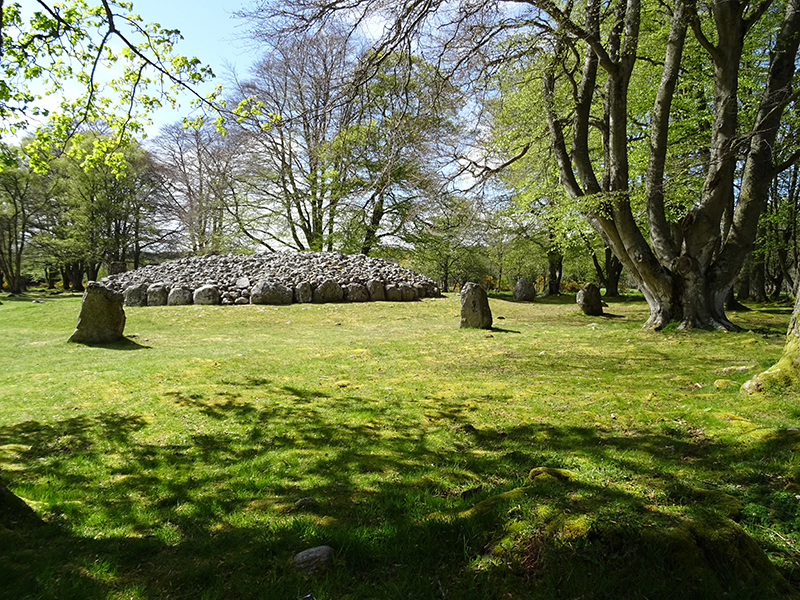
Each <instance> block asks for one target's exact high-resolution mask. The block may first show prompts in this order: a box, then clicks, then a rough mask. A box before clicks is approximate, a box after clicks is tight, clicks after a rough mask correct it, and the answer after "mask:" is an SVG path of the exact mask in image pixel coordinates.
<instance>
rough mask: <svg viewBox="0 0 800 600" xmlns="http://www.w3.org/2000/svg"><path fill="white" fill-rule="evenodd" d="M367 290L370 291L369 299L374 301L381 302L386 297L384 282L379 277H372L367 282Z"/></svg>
mask: <svg viewBox="0 0 800 600" xmlns="http://www.w3.org/2000/svg"><path fill="white" fill-rule="evenodd" d="M367 291H368V292H369V299H370V300H371V301H372V302H380V301H382V300H385V299H386V292H385V288H384V287H383V282H382V281H380V280H379V279H370V280H369V281H368V282H367Z"/></svg>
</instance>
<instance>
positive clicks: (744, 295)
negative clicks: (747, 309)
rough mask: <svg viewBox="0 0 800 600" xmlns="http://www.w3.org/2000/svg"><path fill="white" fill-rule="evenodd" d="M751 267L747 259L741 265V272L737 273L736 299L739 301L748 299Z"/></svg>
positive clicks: (750, 262)
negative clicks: (742, 265) (737, 287)
mask: <svg viewBox="0 0 800 600" xmlns="http://www.w3.org/2000/svg"><path fill="white" fill-rule="evenodd" d="M751 269H752V261H748V262H746V263H745V264H744V267H742V272H741V273H739V289H738V291H737V293H736V299H737V300H738V301H739V302H744V301H746V300H750V271H751Z"/></svg>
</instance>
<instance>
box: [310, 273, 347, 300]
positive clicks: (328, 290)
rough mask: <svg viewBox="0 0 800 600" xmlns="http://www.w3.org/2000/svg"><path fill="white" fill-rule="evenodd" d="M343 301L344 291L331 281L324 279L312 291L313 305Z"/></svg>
mask: <svg viewBox="0 0 800 600" xmlns="http://www.w3.org/2000/svg"><path fill="white" fill-rule="evenodd" d="M343 299H344V290H343V289H342V286H340V285H339V284H338V283H336V281H334V280H333V279H326V280H325V281H323V282H322V283H321V284H320V285H318V286H317V287H316V288H315V289H314V303H315V304H324V303H326V302H341V301H342V300H343Z"/></svg>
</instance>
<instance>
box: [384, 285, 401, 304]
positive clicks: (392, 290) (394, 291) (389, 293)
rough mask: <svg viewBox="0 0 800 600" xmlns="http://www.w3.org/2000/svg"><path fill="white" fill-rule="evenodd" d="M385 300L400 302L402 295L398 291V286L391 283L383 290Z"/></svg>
mask: <svg viewBox="0 0 800 600" xmlns="http://www.w3.org/2000/svg"><path fill="white" fill-rule="evenodd" d="M384 291H385V298H386V300H388V301H389V302H402V301H403V293H402V292H401V291H400V286H399V285H395V284H393V283H390V284H388V285H387V286H386V287H385V288H384Z"/></svg>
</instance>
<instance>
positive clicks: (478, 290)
mask: <svg viewBox="0 0 800 600" xmlns="http://www.w3.org/2000/svg"><path fill="white" fill-rule="evenodd" d="M461 327H470V328H474V329H491V328H492V310H491V309H490V308H489V298H488V297H487V296H486V291H485V290H484V289H483V288H482V287H481V286H479V285H478V284H477V283H473V282H471V281H470V282H469V283H466V284H464V287H463V288H461Z"/></svg>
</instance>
